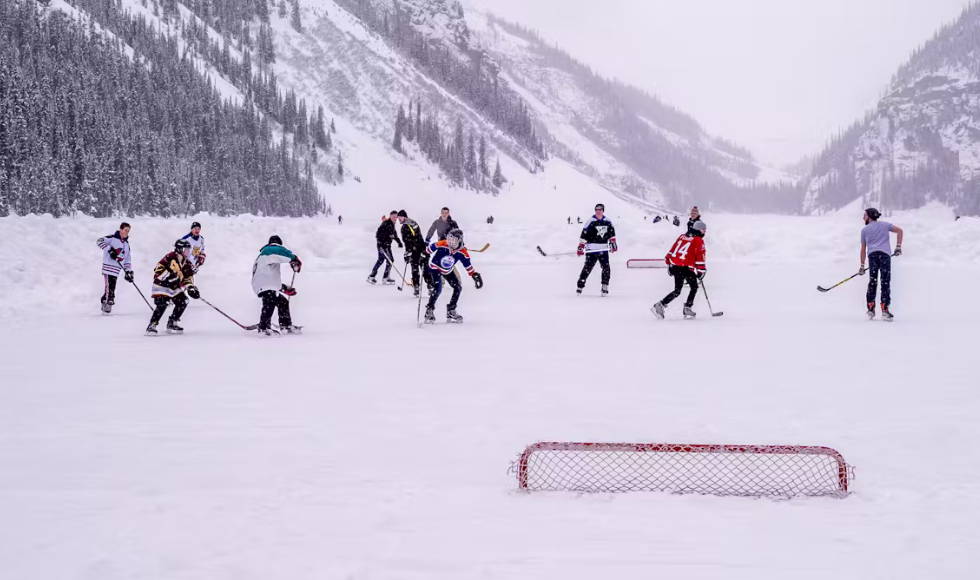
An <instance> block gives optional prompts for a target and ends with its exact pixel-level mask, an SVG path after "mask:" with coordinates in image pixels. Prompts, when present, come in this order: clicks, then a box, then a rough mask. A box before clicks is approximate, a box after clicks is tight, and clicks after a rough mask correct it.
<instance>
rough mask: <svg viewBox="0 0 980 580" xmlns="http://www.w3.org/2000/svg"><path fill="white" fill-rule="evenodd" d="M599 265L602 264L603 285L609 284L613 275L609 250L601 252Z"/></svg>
mask: <svg viewBox="0 0 980 580" xmlns="http://www.w3.org/2000/svg"><path fill="white" fill-rule="evenodd" d="M599 265H601V266H602V285H603V286H608V285H609V277H610V276H611V275H612V269H611V268H610V267H609V252H600V253H599Z"/></svg>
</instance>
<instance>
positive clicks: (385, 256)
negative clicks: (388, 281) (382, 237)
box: [371, 246, 394, 278]
mask: <svg viewBox="0 0 980 580" xmlns="http://www.w3.org/2000/svg"><path fill="white" fill-rule="evenodd" d="M393 261H394V257H392V255H391V246H378V261H377V262H375V263H374V268H372V269H371V277H372V278H374V277H375V276H377V275H378V268H380V267H381V264H384V266H385V278H388V277H389V275H390V274H391V262H393Z"/></svg>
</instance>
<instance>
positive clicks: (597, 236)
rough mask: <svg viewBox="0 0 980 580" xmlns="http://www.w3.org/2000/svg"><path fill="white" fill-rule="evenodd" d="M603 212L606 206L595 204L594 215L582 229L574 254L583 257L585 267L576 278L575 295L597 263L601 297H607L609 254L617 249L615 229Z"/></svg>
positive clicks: (583, 286) (580, 290)
mask: <svg viewBox="0 0 980 580" xmlns="http://www.w3.org/2000/svg"><path fill="white" fill-rule="evenodd" d="M605 212H606V206H604V205H602V204H601V203H599V204H596V206H595V215H594V216H592V219H590V220H589V223H587V224H585V228H583V229H582V237H581V238H580V239H579V241H578V250H577V251H576V252H575V253H576V254H578V255H579V256H585V265H584V266H582V273H581V274H579V276H578V287H577V288H576V289H575V293H576V294H581V293H582V290H584V289H585V283H586V281H587V280H588V279H589V274H591V273H592V269H593V268H595V265H596V262H598V263H599V264H600V265H601V266H602V296H608V295H609V278H610V275H611V274H612V270H611V269H610V268H609V252H614V253H615V252H616V251H617V250H618V249H619V247H618V246H617V245H616V228H615V227H613V224H612V222H611V221H609V220H608V219H607V218H606V217H605ZM586 254H588V255H587V256H586Z"/></svg>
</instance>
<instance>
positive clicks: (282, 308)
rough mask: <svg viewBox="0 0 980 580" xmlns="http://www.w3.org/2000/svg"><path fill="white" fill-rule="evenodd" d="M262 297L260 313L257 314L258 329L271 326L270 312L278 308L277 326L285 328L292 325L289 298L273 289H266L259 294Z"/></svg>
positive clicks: (266, 328)
mask: <svg viewBox="0 0 980 580" xmlns="http://www.w3.org/2000/svg"><path fill="white" fill-rule="evenodd" d="M259 298H261V299H262V314H261V315H260V316H259V330H268V329H269V328H270V327H271V326H272V313H273V312H274V311H275V310H276V309H277V308H278V309H279V326H280V327H282V328H286V327H287V326H292V325H293V319H292V317H291V316H290V315H289V300H287V299H286V297H285V296H283V295H282V294H280V293H279V292H276V291H275V290H266V291H265V292H262V293H261V294H259Z"/></svg>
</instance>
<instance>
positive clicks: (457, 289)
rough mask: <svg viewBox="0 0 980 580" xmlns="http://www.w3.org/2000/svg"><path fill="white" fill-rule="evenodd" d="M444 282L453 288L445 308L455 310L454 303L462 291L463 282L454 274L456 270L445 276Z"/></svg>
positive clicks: (457, 300)
mask: <svg viewBox="0 0 980 580" xmlns="http://www.w3.org/2000/svg"><path fill="white" fill-rule="evenodd" d="M446 282H448V283H449V285H450V286H452V288H453V297H452V298H450V299H449V304H448V305H447V308H449V310H456V304H457V303H458V302H459V295H460V294H462V293H463V284H462V282H460V281H459V277H457V276H456V272H452V273H450V274H449V275H448V276H446Z"/></svg>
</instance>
